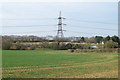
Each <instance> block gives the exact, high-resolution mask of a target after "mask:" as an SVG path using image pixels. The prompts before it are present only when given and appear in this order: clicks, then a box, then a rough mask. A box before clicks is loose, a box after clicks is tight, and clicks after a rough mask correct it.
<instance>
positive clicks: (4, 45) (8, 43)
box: [2, 40, 12, 50]
mask: <svg viewBox="0 0 120 80" xmlns="http://www.w3.org/2000/svg"><path fill="white" fill-rule="evenodd" d="M11 46H12V43H11V41H10V40H3V41H2V49H3V50H9V49H10V47H11Z"/></svg>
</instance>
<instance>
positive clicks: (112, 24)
mask: <svg viewBox="0 0 120 80" xmlns="http://www.w3.org/2000/svg"><path fill="white" fill-rule="evenodd" d="M67 20H70V21H77V22H87V23H98V24H111V25H118V24H117V23H107V22H98V21H88V20H77V19H67Z"/></svg>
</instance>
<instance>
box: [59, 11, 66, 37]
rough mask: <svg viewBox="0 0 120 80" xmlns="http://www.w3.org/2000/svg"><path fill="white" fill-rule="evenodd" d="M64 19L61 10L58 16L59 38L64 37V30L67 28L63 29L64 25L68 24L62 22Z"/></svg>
mask: <svg viewBox="0 0 120 80" xmlns="http://www.w3.org/2000/svg"><path fill="white" fill-rule="evenodd" d="M63 19H65V18H63V17H62V16H61V11H60V13H59V17H58V30H57V37H58V38H62V37H64V35H63V31H65V30H63V29H62V27H63V25H66V24H63V23H62V21H63Z"/></svg>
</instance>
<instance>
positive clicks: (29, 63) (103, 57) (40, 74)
mask: <svg viewBox="0 0 120 80" xmlns="http://www.w3.org/2000/svg"><path fill="white" fill-rule="evenodd" d="M2 62H3V78H117V77H118V53H69V52H67V51H66V50H3V53H2Z"/></svg>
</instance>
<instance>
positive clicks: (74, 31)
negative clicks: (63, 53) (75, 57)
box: [0, 2, 118, 37]
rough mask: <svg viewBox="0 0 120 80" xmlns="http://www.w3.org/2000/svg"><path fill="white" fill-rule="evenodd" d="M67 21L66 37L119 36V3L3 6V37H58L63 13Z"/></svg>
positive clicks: (20, 4)
mask: <svg viewBox="0 0 120 80" xmlns="http://www.w3.org/2000/svg"><path fill="white" fill-rule="evenodd" d="M60 11H61V12H62V16H63V17H65V18H66V20H64V21H63V23H65V24H67V25H66V26H63V29H64V30H66V32H64V36H77V37H79V36H85V37H92V36H96V35H99V36H107V35H110V36H113V35H118V25H117V22H118V3H117V2H97V3H96V2H19V3H18V2H8V3H2V14H3V16H2V18H3V20H2V23H3V29H2V32H3V34H6V35H12V34H17V35H37V36H46V35H53V36H55V35H56V33H57V32H56V30H57V21H58V20H57V17H58V16H59V12H60ZM0 15H1V14H0Z"/></svg>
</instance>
